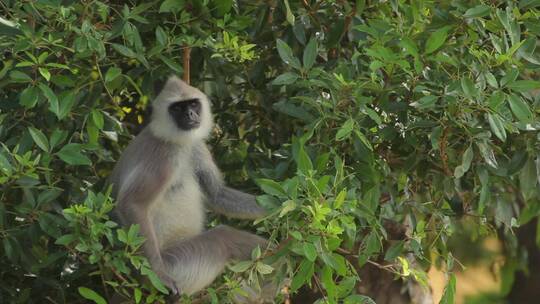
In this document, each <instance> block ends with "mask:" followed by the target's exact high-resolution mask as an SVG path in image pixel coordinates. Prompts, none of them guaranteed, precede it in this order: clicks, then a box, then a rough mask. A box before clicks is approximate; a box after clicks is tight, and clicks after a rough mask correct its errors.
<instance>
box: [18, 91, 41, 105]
mask: <svg viewBox="0 0 540 304" xmlns="http://www.w3.org/2000/svg"><path fill="white" fill-rule="evenodd" d="M37 101H38V89H37V88H36V87H27V88H26V89H24V90H23V91H22V92H21V97H20V99H19V104H20V105H21V106H24V107H25V108H27V109H31V108H33V107H34V106H35V105H36V103H37Z"/></svg>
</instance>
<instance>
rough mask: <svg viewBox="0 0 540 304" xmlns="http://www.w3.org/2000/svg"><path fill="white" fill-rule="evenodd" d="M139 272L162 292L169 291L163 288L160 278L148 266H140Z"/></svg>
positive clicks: (167, 292)
mask: <svg viewBox="0 0 540 304" xmlns="http://www.w3.org/2000/svg"><path fill="white" fill-rule="evenodd" d="M141 273H142V274H143V275H145V276H147V277H148V279H150V282H151V283H152V285H153V286H154V287H155V288H156V289H157V290H159V291H161V292H162V293H164V294H169V291H168V290H167V288H165V285H163V283H162V282H161V280H160V279H159V278H158V276H157V275H156V273H155V272H153V271H152V270H151V269H150V268H147V267H143V268H141Z"/></svg>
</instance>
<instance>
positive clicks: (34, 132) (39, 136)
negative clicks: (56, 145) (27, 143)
mask: <svg viewBox="0 0 540 304" xmlns="http://www.w3.org/2000/svg"><path fill="white" fill-rule="evenodd" d="M28 131H29V132H30V136H32V139H33V140H34V142H35V143H36V145H38V147H40V148H41V150H43V151H45V152H48V151H49V141H48V140H47V136H45V134H43V132H41V131H40V130H38V129H36V128H33V127H29V128H28Z"/></svg>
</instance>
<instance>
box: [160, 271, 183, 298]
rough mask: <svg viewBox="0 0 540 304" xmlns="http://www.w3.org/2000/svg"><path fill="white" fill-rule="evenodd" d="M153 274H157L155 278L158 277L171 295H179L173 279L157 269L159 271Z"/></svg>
mask: <svg viewBox="0 0 540 304" xmlns="http://www.w3.org/2000/svg"><path fill="white" fill-rule="evenodd" d="M155 273H156V274H157V276H158V277H159V279H160V280H161V282H163V284H165V286H167V288H169V290H170V291H171V295H173V296H176V295H179V294H180V290H179V288H178V286H176V282H175V280H173V278H171V277H170V276H169V275H168V274H167V273H166V272H165V270H163V269H159V270H157V271H155Z"/></svg>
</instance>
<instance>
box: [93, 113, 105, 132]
mask: <svg viewBox="0 0 540 304" xmlns="http://www.w3.org/2000/svg"><path fill="white" fill-rule="evenodd" d="M90 113H91V115H92V121H93V122H94V125H95V126H96V127H97V128H98V129H100V130H101V129H103V125H104V124H105V122H104V119H103V114H101V112H100V111H99V110H96V109H93V110H92V112H90Z"/></svg>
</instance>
